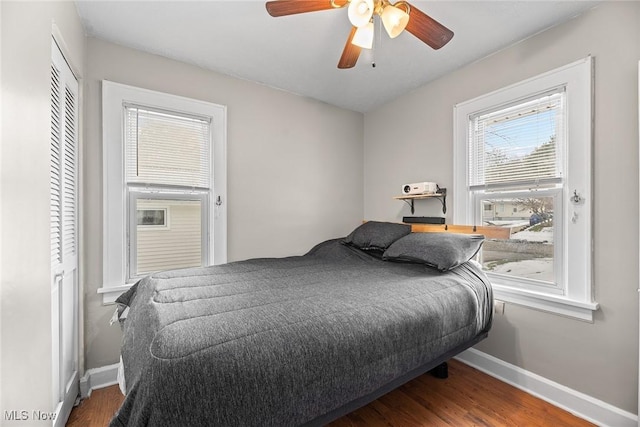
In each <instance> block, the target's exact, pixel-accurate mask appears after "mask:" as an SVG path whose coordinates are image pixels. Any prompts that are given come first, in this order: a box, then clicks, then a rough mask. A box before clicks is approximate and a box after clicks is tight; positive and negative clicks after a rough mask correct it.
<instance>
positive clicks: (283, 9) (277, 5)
mask: <svg viewBox="0 0 640 427" xmlns="http://www.w3.org/2000/svg"><path fill="white" fill-rule="evenodd" d="M345 4H347V1H344V0H341V1H336V0H334V1H333V2H332V1H331V0H277V1H268V2H267V3H266V5H265V6H266V7H267V12H269V15H271V16H286V15H295V14H296V13H306V12H317V11H319V10H328V9H335V8H337V7H343V6H344V5H345Z"/></svg>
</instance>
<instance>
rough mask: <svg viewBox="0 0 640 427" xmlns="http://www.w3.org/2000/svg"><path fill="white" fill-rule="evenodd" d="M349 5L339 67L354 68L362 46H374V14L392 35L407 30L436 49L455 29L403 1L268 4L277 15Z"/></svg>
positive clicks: (291, 0) (303, 0)
mask: <svg viewBox="0 0 640 427" xmlns="http://www.w3.org/2000/svg"><path fill="white" fill-rule="evenodd" d="M346 5H349V7H348V16H349V21H350V22H351V24H352V25H353V27H352V28H351V32H350V33H349V37H348V38H347V43H346V44H345V46H344V50H343V51H342V56H341V57H340V60H339V61H338V68H352V67H353V66H355V65H356V62H357V61H358V57H359V56H360V51H361V50H362V48H367V49H371V47H372V46H373V17H374V15H378V16H380V19H381V20H382V23H383V25H384V28H385V30H386V31H387V33H388V34H389V37H391V38H395V37H397V36H398V35H400V33H402V31H403V30H407V31H408V32H410V33H411V34H413V35H414V36H416V37H417V38H418V39H420V40H422V41H423V42H424V43H426V44H428V45H429V46H431V47H432V48H433V49H440V48H441V47H442V46H444V45H445V44H447V43H448V42H449V40H451V38H453V31H451V30H450V29H448V28H447V27H445V26H444V25H442V24H440V23H439V22H438V21H436V20H435V19H433V18H431V17H429V16H428V15H427V14H425V13H424V12H422V11H420V10H419V9H417V8H416V7H414V6H411V5H410V4H409V3H407V2H406V1H402V0H401V1H398V2H396V3H394V4H391V3H390V2H389V0H274V1H268V2H267V3H266V7H267V12H269V15H271V16H274V17H277V16H286V15H294V14H297V13H306V12H317V11H320V10H328V9H340V8H343V7H345V6H346Z"/></svg>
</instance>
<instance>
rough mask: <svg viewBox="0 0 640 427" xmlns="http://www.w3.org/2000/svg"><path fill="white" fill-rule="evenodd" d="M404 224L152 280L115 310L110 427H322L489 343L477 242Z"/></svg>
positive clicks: (370, 226) (488, 296)
mask: <svg viewBox="0 0 640 427" xmlns="http://www.w3.org/2000/svg"><path fill="white" fill-rule="evenodd" d="M408 227H409V226H406V225H402V224H391V223H383V222H368V223H365V224H363V225H361V226H360V227H358V228H357V229H356V230H354V232H353V233H351V234H350V235H349V236H347V237H346V238H343V239H333V240H329V241H326V242H322V243H320V244H318V245H317V246H316V247H314V248H313V249H311V251H309V252H308V253H307V254H305V255H303V256H296V257H288V258H271V259H251V260H246V261H239V262H233V263H229V264H224V265H219V266H211V267H205V268H192V269H183V270H174V271H167V272H162V273H156V274H153V275H150V276H148V277H146V278H144V279H143V280H141V281H140V282H138V283H137V284H136V285H134V286H133V287H132V288H131V289H130V290H129V291H128V292H127V293H125V294H124V295H122V296H121V297H120V298H119V299H118V304H119V305H120V312H121V313H122V312H124V311H128V313H127V316H126V319H125V320H124V321H123V330H124V333H123V343H122V352H121V354H122V360H123V362H124V377H125V380H126V388H127V390H126V391H127V392H126V396H125V400H124V402H123V404H122V406H121V408H120V409H119V410H118V412H117V413H116V415H115V416H114V418H113V419H112V421H111V424H110V425H111V426H114V427H115V426H147V425H148V426H187V425H188V426H200V425H201V426H297V425H324V424H326V423H328V422H330V421H332V420H334V419H336V418H338V417H340V416H342V415H344V414H346V413H348V412H350V411H352V410H354V409H356V408H358V407H360V406H363V405H365V404H366V403H368V402H370V401H372V400H375V399H376V398H378V397H379V396H381V395H382V394H384V393H386V392H388V391H390V390H392V389H393V388H395V387H397V386H399V385H401V384H403V383H404V382H406V381H409V380H410V379H412V378H414V377H416V376H418V375H421V374H423V373H425V372H427V371H429V370H431V369H433V368H434V367H436V366H438V365H441V364H442V363H443V362H445V361H446V360H448V359H449V358H451V357H452V356H454V355H456V354H457V353H459V352H461V351H463V350H464V349H466V348H468V347H470V346H472V345H473V344H475V343H477V342H478V341H480V340H482V339H483V338H485V337H486V336H487V334H488V331H489V329H490V327H491V321H492V312H493V308H492V303H493V298H492V293H491V286H490V284H489V282H488V280H487V278H486V276H485V275H484V273H483V272H482V271H481V268H480V266H479V265H478V264H477V263H475V262H474V261H473V260H472V258H473V256H474V255H475V253H476V252H477V251H478V250H479V248H480V245H481V244H482V240H483V237H482V236H479V235H469V236H465V235H458V234H451V233H447V234H445V233H410V228H408ZM415 236H417V237H415ZM420 236H433V237H420Z"/></svg>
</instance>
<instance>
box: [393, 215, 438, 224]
mask: <svg viewBox="0 0 640 427" xmlns="http://www.w3.org/2000/svg"><path fill="white" fill-rule="evenodd" d="M402 222H406V223H407V224H444V218H442V217H439V216H403V217H402Z"/></svg>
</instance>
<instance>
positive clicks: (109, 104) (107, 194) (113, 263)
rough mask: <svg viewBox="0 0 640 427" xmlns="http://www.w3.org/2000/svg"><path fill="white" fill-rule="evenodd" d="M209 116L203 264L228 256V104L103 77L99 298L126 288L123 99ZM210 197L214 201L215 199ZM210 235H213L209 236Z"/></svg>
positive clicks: (106, 299)
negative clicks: (208, 183) (208, 186)
mask: <svg viewBox="0 0 640 427" xmlns="http://www.w3.org/2000/svg"><path fill="white" fill-rule="evenodd" d="M131 103H133V104H136V105H145V106H149V107H152V108H158V109H164V110H169V111H176V112H179V113H184V114H192V115H197V116H200V117H209V118H211V120H212V125H211V126H212V128H211V133H212V147H211V150H210V152H211V155H212V156H213V159H212V163H211V164H212V168H211V169H212V172H211V173H212V177H211V182H212V183H213V185H212V192H211V194H210V197H209V200H208V209H207V212H208V216H209V218H208V220H209V224H210V230H209V233H208V245H209V251H208V263H209V264H222V263H225V262H226V261H227V207H226V203H218V202H217V201H218V200H220V201H222V202H224V201H226V199H227V177H226V175H227V173H226V164H227V160H226V151H227V147H226V146H227V109H226V106H223V105H217V104H213V103H210V102H205V101H200V100H195V99H190V98H185V97H181V96H177V95H171V94H167V93H162V92H157V91H152V90H148V89H142V88H137V87H133V86H128V85H124V84H120V83H114V82H111V81H107V80H103V81H102V120H103V122H102V144H103V229H102V239H103V283H102V287H101V288H100V289H98V293H99V294H102V295H103V303H105V304H109V303H113V302H114V301H115V299H116V298H117V297H118V296H119V295H120V294H122V292H123V291H126V290H127V289H129V288H130V287H131V285H132V284H133V283H127V281H126V280H125V278H126V277H127V257H128V251H127V247H126V244H127V235H126V234H127V223H128V220H127V215H128V212H127V209H126V206H127V203H128V200H127V191H126V180H125V170H124V110H123V106H124V105H126V104H131ZM214 201H216V202H215V203H214ZM214 236H215V239H214Z"/></svg>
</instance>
